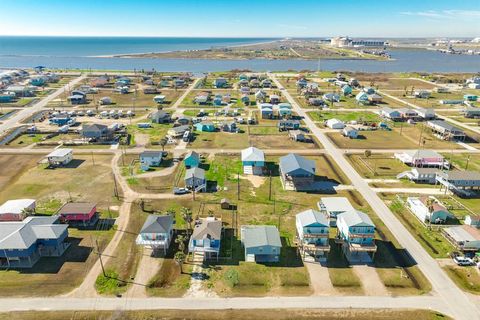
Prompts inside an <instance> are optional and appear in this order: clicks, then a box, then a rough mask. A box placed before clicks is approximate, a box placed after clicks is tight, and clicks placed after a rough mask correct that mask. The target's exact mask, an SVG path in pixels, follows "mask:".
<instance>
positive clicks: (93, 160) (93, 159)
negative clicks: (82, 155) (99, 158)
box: [92, 151, 95, 165]
mask: <svg viewBox="0 0 480 320" xmlns="http://www.w3.org/2000/svg"><path fill="white" fill-rule="evenodd" d="M92 163H93V165H95V158H94V157H93V151H92Z"/></svg>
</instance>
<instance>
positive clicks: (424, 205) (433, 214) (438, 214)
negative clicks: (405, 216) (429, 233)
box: [407, 196, 454, 224]
mask: <svg viewBox="0 0 480 320" xmlns="http://www.w3.org/2000/svg"><path fill="white" fill-rule="evenodd" d="M429 202H431V204H430V203H429ZM407 207H408V208H409V209H410V211H412V213H413V214H414V215H415V216H417V218H418V219H419V220H420V221H422V222H430V223H434V224H441V223H444V222H445V221H447V220H448V219H452V218H454V216H453V215H452V214H451V213H450V212H449V211H448V210H447V208H445V207H444V206H443V205H442V204H441V203H440V201H438V199H437V198H435V197H433V196H426V197H419V198H417V197H408V198H407Z"/></svg>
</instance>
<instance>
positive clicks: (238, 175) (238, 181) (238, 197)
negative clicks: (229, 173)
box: [237, 172, 240, 200]
mask: <svg viewBox="0 0 480 320" xmlns="http://www.w3.org/2000/svg"><path fill="white" fill-rule="evenodd" d="M237 200H240V172H237Z"/></svg>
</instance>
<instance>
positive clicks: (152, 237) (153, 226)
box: [136, 214, 174, 254]
mask: <svg viewBox="0 0 480 320" xmlns="http://www.w3.org/2000/svg"><path fill="white" fill-rule="evenodd" d="M173 224H174V221H173V216H171V215H154V214H151V215H149V216H148V217H147V220H145V223H144V224H143V227H142V229H141V230H140V233H139V234H138V236H137V239H136V243H137V245H142V246H146V247H150V248H152V249H153V250H154V251H155V250H158V249H163V253H164V254H165V253H167V250H168V247H169V246H170V242H171V241H172V237H173Z"/></svg>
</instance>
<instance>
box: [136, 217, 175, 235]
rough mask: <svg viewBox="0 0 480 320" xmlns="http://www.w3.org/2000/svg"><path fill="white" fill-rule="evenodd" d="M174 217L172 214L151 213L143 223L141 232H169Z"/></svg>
mask: <svg viewBox="0 0 480 320" xmlns="http://www.w3.org/2000/svg"><path fill="white" fill-rule="evenodd" d="M172 225H173V217H172V216H171V215H161V216H159V215H153V214H151V215H149V216H148V217H147V220H145V223H144V224H143V227H142V229H141V230H140V233H169V232H170V230H171V229H172Z"/></svg>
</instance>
